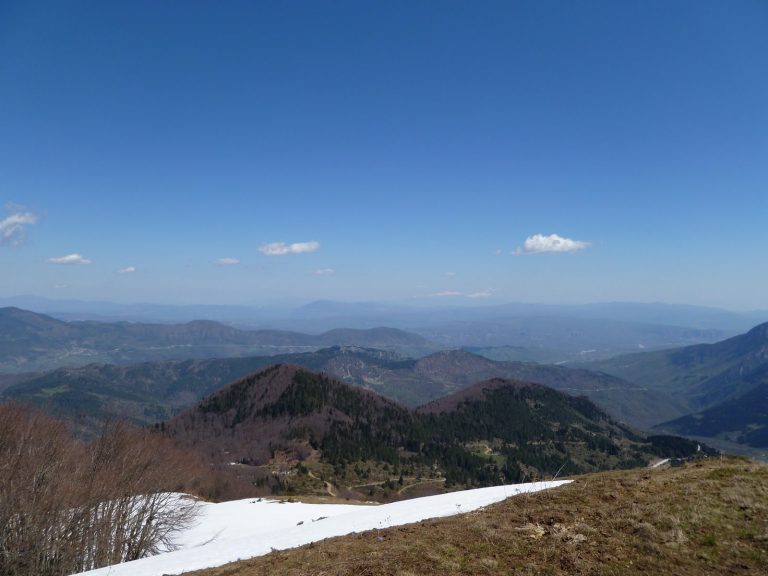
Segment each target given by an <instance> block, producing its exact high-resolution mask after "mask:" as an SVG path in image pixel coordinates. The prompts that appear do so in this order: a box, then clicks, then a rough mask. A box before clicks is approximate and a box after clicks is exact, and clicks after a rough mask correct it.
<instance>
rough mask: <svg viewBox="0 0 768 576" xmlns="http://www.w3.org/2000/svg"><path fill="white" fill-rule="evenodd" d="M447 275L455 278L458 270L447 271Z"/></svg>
mask: <svg viewBox="0 0 768 576" xmlns="http://www.w3.org/2000/svg"><path fill="white" fill-rule="evenodd" d="M445 275H446V276H448V278H453V277H455V276H456V272H446V273H445Z"/></svg>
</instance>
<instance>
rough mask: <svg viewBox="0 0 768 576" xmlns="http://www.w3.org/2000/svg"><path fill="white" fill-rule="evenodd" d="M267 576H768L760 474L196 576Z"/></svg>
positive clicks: (611, 483)
mask: <svg viewBox="0 0 768 576" xmlns="http://www.w3.org/2000/svg"><path fill="white" fill-rule="evenodd" d="M382 537H383V538H382ZM275 574H286V575H294V576H299V575H316V576H339V575H347V574H348V575H354V576H384V575H387V576H390V575H391V576H412V575H418V574H464V575H484V574H489V575H490V574H493V575H496V574H519V575H529V574H530V575H534V574H536V575H539V574H541V575H566V574H567V575H587V574H594V575H606V576H609V575H610V576H619V575H629V574H675V575H680V576H687V575H691V576H693V575H695V576H700V575H703V574H717V575H719V576H722V575H727V574H745V575H746V574H750V575H752V574H768V467H766V466H764V465H760V464H757V463H754V462H751V461H747V460H742V459H726V460H724V461H722V462H721V461H720V460H719V459H710V460H707V461H701V462H697V463H693V464H689V465H686V466H684V467H681V468H672V469H667V470H630V471H621V472H606V473H598V474H590V475H585V476H580V477H577V478H575V482H574V483H573V484H570V485H568V486H564V487H562V488H558V489H556V490H552V491H547V492H541V493H538V494H531V495H523V496H517V497H515V498H512V499H510V500H507V501H506V502H503V503H501V504H497V505H494V506H491V507H489V508H487V509H485V510H481V511H477V512H472V513H469V514H466V515H463V516H457V517H453V518H448V519H442V520H429V521H425V522H421V523H419V524H413V525H408V526H401V527H398V528H391V529H388V530H381V531H373V532H366V533H362V534H357V535H352V536H347V537H341V538H335V539H332V540H326V541H323V542H318V543H315V544H310V545H308V546H304V547H303V548H299V549H295V550H288V551H284V552H274V553H272V554H269V555H267V556H263V557H260V558H255V559H253V560H247V561H243V562H238V563H233V564H229V565H227V566H223V567H221V568H215V569H211V570H205V571H200V572H196V573H195V575H196V576H256V575H275Z"/></svg>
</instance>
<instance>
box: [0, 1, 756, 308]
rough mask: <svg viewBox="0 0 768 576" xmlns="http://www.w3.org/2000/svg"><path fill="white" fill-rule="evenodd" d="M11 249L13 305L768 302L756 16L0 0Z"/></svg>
mask: <svg viewBox="0 0 768 576" xmlns="http://www.w3.org/2000/svg"><path fill="white" fill-rule="evenodd" d="M537 235H542V236H537ZM552 235H557V237H554V236H552ZM0 240H2V245H0V269H1V270H2V272H1V274H2V275H1V276H0V296H11V295H16V294H35V295H41V296H47V297H52V298H80V299H100V300H114V301H120V302H147V301H150V302H162V303H170V302H178V303H259V302H267V301H273V300H276V299H280V298H288V299H295V300H314V299H320V298H324V299H325V298H330V299H337V300H409V299H412V298H429V299H431V300H434V301H440V302H446V303H448V302H457V303H458V302H467V303H468V302H479V301H486V302H494V301H534V302H595V301H606V300H635V301H666V302H686V303H692V304H708V305H717V306H725V307H730V308H768V257H767V255H768V3H767V2H765V1H764V0H744V1H742V0H736V1H732V2H723V1H720V0H718V1H706V0H697V1H675V0H660V1H642V2H639V1H633V2H630V1H627V2H617V1H615V0H606V1H596V0H590V1H578V0H563V1H560V2H547V1H541V0H531V1H528V2H515V1H512V0H505V1H501V2H492V1H483V2H453V1H448V0H439V1H438V0H436V1H433V2H426V1H413V0H408V1H387V2H383V1H380V2H373V1H370V2H369V1H361V0H355V1H350V2H338V1H334V2H316V1H306V2H295V1H280V2H253V1H249V2H236V1H227V2H214V1H210V2H202V1H176V2H158V1H156V0H153V1H146V2H142V1H137V0H131V1H124V2H102V1H93V2H87V1H66V0H56V1H53V2H28V1H20V2H9V1H7V0H3V1H0ZM312 242H314V243H316V244H312ZM276 243H283V244H276ZM555 248H559V249H560V250H559V251H552V250H553V249H555ZM515 252H517V253H515ZM223 258H228V259H232V260H228V261H227V262H237V263H229V264H222V263H217V262H218V261H219V260H220V259H223ZM56 259H59V260H60V261H63V262H65V263H56V262H55V260H56ZM61 259H63V260H61ZM121 270H122V271H123V272H122V273H120V272H119V271H121ZM437 294H444V295H443V296H437ZM446 294H454V295H446ZM468 296H474V297H475V298H468ZM485 297H487V298H485Z"/></svg>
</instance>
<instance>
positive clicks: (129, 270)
mask: <svg viewBox="0 0 768 576" xmlns="http://www.w3.org/2000/svg"><path fill="white" fill-rule="evenodd" d="M134 272H136V268H135V267H134V266H127V267H125V268H120V270H118V271H117V273H118V274H133V273H134Z"/></svg>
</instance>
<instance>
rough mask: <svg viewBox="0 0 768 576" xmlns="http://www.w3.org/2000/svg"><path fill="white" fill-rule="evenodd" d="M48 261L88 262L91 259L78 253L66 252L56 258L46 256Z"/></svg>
mask: <svg viewBox="0 0 768 576" xmlns="http://www.w3.org/2000/svg"><path fill="white" fill-rule="evenodd" d="M48 262H50V263H51V264H90V263H91V262H92V260H89V259H88V258H84V257H83V256H81V255H80V254H67V255H66V256H59V257H57V258H48Z"/></svg>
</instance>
